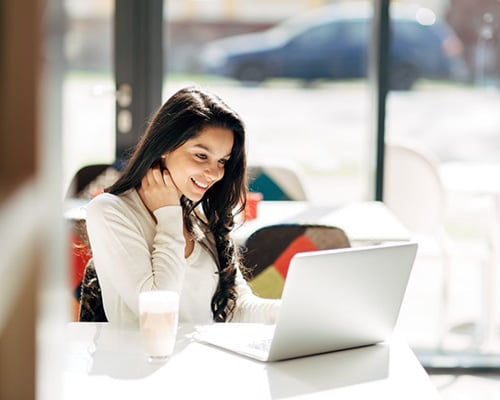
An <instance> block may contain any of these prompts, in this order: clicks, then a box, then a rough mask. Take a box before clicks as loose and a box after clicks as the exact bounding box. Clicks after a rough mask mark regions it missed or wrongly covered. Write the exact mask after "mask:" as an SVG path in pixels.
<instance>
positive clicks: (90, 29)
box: [63, 0, 115, 188]
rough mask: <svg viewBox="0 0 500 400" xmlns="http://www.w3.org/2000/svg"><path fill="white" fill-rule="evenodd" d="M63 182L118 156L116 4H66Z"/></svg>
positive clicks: (109, 0)
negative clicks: (114, 71)
mask: <svg viewBox="0 0 500 400" xmlns="http://www.w3.org/2000/svg"><path fill="white" fill-rule="evenodd" d="M64 9H65V12H66V24H65V28H66V29H65V32H64V38H65V47H64V53H65V58H66V62H67V69H66V71H65V75H64V81H63V174H64V175H63V178H64V185H63V187H64V188H66V187H67V186H68V184H69V182H70V181H71V178H72V177H73V175H74V174H75V173H76V171H77V170H78V169H80V168H81V167H82V166H84V165H88V164H97V163H112V162H113V161H114V157H115V122H114V121H115V97H114V78H113V51H112V45H113V40H112V32H113V30H112V28H113V13H114V12H113V10H114V1H113V0H92V1H90V0H89V1H83V2H82V1H78V0H65V1H64Z"/></svg>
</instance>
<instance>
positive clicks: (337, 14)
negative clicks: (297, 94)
mask: <svg viewBox="0 0 500 400" xmlns="http://www.w3.org/2000/svg"><path fill="white" fill-rule="evenodd" d="M371 21H372V7H371V5H370V4H369V3H361V2H360V3H346V4H342V3H341V4H334V5H330V6H326V7H322V8H320V9H316V10H314V11H311V12H308V13H305V14H302V15H299V16H298V17H295V18H292V19H289V20H285V21H284V22H282V23H280V24H278V25H275V26H274V27H272V28H270V29H268V30H266V31H262V32H256V33H249V34H243V35H238V36H232V37H228V38H223V39H218V40H215V41H212V42H210V43H208V44H207V45H206V46H205V47H204V49H203V50H202V52H201V53H200V65H201V66H202V69H203V72H205V73H209V74H215V75H220V76H225V77H230V78H234V79H237V80H239V81H243V82H262V81H264V80H266V79H269V78H298V79H301V80H303V81H306V82H309V81H313V80H316V79H336V80H338V79H354V78H362V77H365V76H367V70H368V60H369V49H370V46H371V40H370V38H371V36H372V34H371V32H372V24H371ZM462 49H463V47H462V44H461V42H460V40H459V39H458V38H457V36H456V35H455V33H454V32H453V31H452V29H451V28H450V27H449V26H447V25H446V23H445V22H443V21H440V20H438V19H437V18H436V16H435V14H434V13H433V12H432V11H431V10H430V9H427V8H423V7H419V6H413V5H405V4H393V5H391V51H390V57H391V61H390V84H391V87H392V88H393V89H400V90H406V89H410V88H411V87H412V86H413V84H414V83H415V81H416V80H417V79H419V78H428V79H451V80H463V79H465V77H466V67H465V63H464V60H463V58H462Z"/></svg>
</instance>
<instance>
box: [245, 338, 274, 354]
mask: <svg viewBox="0 0 500 400" xmlns="http://www.w3.org/2000/svg"><path fill="white" fill-rule="evenodd" d="M271 341H272V339H271V338H267V339H259V340H254V341H252V342H249V343H248V347H250V348H252V349H256V350H261V351H268V350H269V348H270V347H271Z"/></svg>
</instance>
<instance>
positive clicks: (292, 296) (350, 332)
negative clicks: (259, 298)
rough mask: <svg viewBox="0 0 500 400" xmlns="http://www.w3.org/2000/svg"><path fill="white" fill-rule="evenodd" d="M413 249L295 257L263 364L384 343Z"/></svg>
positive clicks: (354, 249) (401, 245)
mask: <svg viewBox="0 0 500 400" xmlns="http://www.w3.org/2000/svg"><path fill="white" fill-rule="evenodd" d="M416 251H417V244H416V243H413V242H405V243H398V244H385V245H377V246H366V247H351V248H347V249H336V250H321V251H314V252H307V253H298V254H296V255H295V256H294V257H293V258H292V260H291V262H290V268H289V270H288V275H287V278H286V281H285V287H284V289H283V295H282V304H281V309H280V314H279V318H278V321H277V323H276V328H275V332H274V337H273V340H272V344H271V348H270V352H269V356H268V361H273V360H281V359H285V358H293V357H300V356H305V355H311V354H317V353H323V352H329V351H335V350H341V349H347V348H352V347H359V346H365V345H370V344H374V343H378V342H381V341H384V340H387V339H388V338H389V337H390V335H391V334H392V332H393V330H394V327H395V325H396V322H397V319H398V315H399V311H400V308H401V305H402V302H403V298H404V294H405V291H406V287H407V285H408V281H409V277H410V274H411V270H412V266H413V262H414V260H415V256H416Z"/></svg>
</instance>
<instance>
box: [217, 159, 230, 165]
mask: <svg viewBox="0 0 500 400" xmlns="http://www.w3.org/2000/svg"><path fill="white" fill-rule="evenodd" d="M228 161H229V160H219V164H221V165H226V164H227V162H228Z"/></svg>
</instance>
